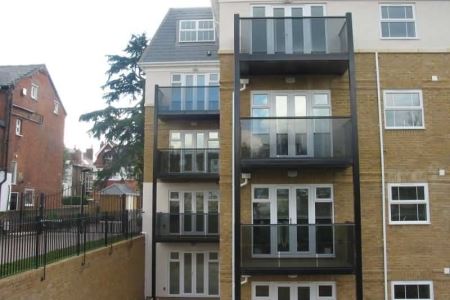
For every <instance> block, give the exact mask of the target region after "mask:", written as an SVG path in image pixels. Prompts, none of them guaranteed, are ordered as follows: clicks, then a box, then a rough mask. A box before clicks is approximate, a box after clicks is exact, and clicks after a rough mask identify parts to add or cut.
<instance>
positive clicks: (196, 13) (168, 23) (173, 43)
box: [141, 7, 219, 63]
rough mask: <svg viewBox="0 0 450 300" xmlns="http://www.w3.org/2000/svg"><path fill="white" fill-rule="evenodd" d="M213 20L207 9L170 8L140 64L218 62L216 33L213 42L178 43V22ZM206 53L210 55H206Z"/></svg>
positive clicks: (210, 12)
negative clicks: (196, 61)
mask: <svg viewBox="0 0 450 300" xmlns="http://www.w3.org/2000/svg"><path fill="white" fill-rule="evenodd" d="M199 19H213V15H212V10H211V8H209V7H199V8H171V9H169V11H168V12H167V14H166V16H165V18H164V20H163V21H162V23H161V25H160V26H159V28H158V30H157V31H156V33H155V35H154V36H153V38H152V40H151V42H150V45H149V46H148V47H147V48H146V49H145V51H144V53H143V54H142V58H141V63H151V62H171V61H195V60H198V61H207V60H218V56H217V50H218V48H219V46H218V42H217V32H216V41H215V42H205V43H179V42H178V32H177V28H178V24H179V22H178V21H179V20H199ZM208 52H210V53H211V55H208Z"/></svg>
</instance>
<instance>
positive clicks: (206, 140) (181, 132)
mask: <svg viewBox="0 0 450 300" xmlns="http://www.w3.org/2000/svg"><path fill="white" fill-rule="evenodd" d="M199 133H203V134H204V135H203V137H204V145H205V146H204V147H201V148H199V147H198V144H197V134H199ZM174 134H179V135H180V139H175V138H173V135H174ZM185 134H192V142H193V144H194V147H192V148H186V146H185V142H184V141H185V140H184V135H185ZM214 134H217V139H216V138H212V135H214ZM173 141H179V142H180V143H181V147H180V148H176V147H172V142H173ZM210 141H211V142H213V141H217V142H219V147H217V148H212V147H209V146H208V144H209V142H210ZM169 148H170V149H219V148H220V139H219V130H170V131H169Z"/></svg>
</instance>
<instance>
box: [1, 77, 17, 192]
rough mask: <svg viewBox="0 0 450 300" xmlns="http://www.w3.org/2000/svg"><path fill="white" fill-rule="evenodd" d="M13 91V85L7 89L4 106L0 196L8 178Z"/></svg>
mask: <svg viewBox="0 0 450 300" xmlns="http://www.w3.org/2000/svg"><path fill="white" fill-rule="evenodd" d="M13 90H14V85H10V86H9V87H7V92H6V93H7V96H6V99H7V101H8V103H7V105H5V136H4V137H3V146H4V149H5V152H4V154H3V166H4V168H5V176H4V177H3V179H2V181H0V195H1V193H2V188H3V184H4V183H5V182H6V179H7V178H8V154H9V130H10V128H11V124H10V123H11V110H12V102H13V99H12V91H13Z"/></svg>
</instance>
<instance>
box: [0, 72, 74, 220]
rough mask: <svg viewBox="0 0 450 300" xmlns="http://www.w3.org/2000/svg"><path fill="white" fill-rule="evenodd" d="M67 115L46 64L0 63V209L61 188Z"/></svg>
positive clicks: (31, 201)
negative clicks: (4, 64) (3, 64)
mask: <svg viewBox="0 0 450 300" xmlns="http://www.w3.org/2000/svg"><path fill="white" fill-rule="evenodd" d="M65 118H66V111H65V109H64V106H63V104H62V102H61V99H60V97H59V95H58V93H57V91H56V88H55V86H54V84H53V81H52V79H51V77H50V74H49V72H48V70H47V68H46V66H45V65H12V66H0V139H1V145H0V157H1V158H0V191H1V197H0V211H5V210H19V209H22V208H31V207H34V206H36V205H38V200H39V198H38V196H39V193H50V194H52V193H57V192H59V191H60V190H61V187H62V182H63V177H64V174H63V173H64V168H63V163H64V161H63V160H64V159H63V152H64V122H65ZM43 175H44V176H43ZM48 205H52V206H59V205H60V203H48Z"/></svg>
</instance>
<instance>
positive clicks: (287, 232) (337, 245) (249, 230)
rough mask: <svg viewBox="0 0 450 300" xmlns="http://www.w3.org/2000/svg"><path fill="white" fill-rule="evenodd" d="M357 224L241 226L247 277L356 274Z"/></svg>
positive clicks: (244, 268)
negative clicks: (275, 273) (355, 246)
mask: <svg viewBox="0 0 450 300" xmlns="http://www.w3.org/2000/svg"><path fill="white" fill-rule="evenodd" d="M354 257H355V256H354V224H314V225H310V224H309V225H308V224H305V225H298V224H295V225H293V224H276V225H269V224H268V225H241V268H242V270H243V273H244V274H249V275H251V274H263V273H270V272H277V273H279V274H303V273H305V274H306V273H310V274H314V273H323V274H333V273H336V274H341V273H352V272H353V268H354Z"/></svg>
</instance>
